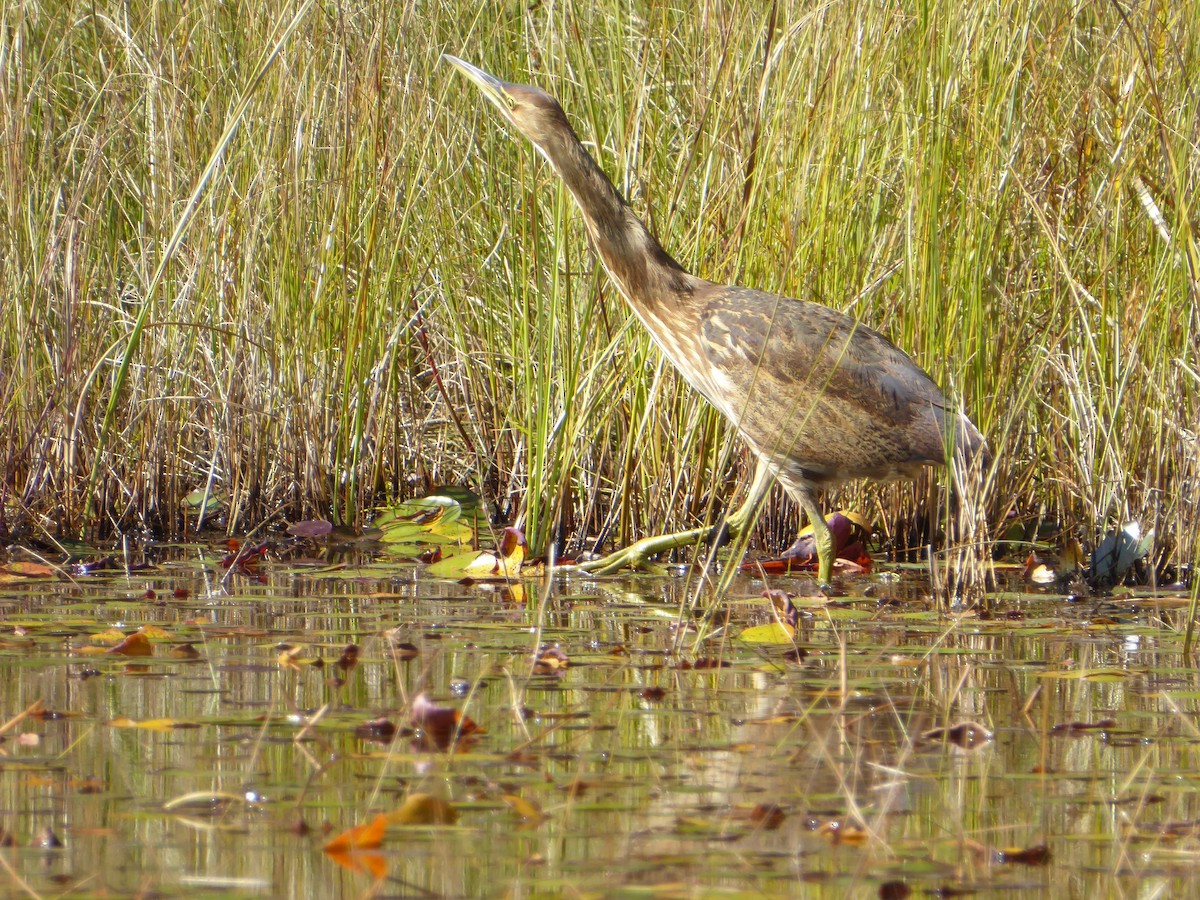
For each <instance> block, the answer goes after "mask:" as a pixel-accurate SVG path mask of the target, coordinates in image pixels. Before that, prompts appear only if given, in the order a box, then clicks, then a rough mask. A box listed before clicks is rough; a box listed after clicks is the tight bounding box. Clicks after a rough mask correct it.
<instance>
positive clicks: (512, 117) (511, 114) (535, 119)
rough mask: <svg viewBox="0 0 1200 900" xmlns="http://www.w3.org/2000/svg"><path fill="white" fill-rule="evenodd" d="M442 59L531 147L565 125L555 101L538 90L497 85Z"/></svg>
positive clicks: (504, 83) (476, 70)
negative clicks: (481, 94) (522, 136)
mask: <svg viewBox="0 0 1200 900" xmlns="http://www.w3.org/2000/svg"><path fill="white" fill-rule="evenodd" d="M442 59H444V60H446V62H448V63H450V64H451V65H452V66H454V67H455V68H456V69H458V70H459V71H460V72H462V73H463V74H464V75H466V76H467V78H469V79H470V80H471V81H472V82H473V83H474V84H475V86H476V87H478V88H479V89H480V90H481V91H483V95H484V96H485V97H487V98H488V99H489V100H490V101H492V105H493V106H495V107H496V109H498V110H499V111H500V115H501V117H503V119H504V120H505V121H506V122H508V124H509V125H511V126H512V127H513V128H515V129H517V131H519V132H521V134H523V135H524V136H525V137H526V138H528V139H529V140H531V141H533V143H534V144H535V145H539V146H540V145H544V143H545V142H546V141H547V140H548V139H549V138H551V137H552V136H553V135H554V134H555V133H556V132H558V131H559V130H560V129H562V127H563V126H565V125H567V117H566V115H565V114H564V113H563V110H562V107H561V106H559V105H558V101H557V100H555V99H554V98H553V97H551V96H550V95H549V94H547V93H546V92H545V91H543V90H542V89H541V88H536V87H532V86H530V85H526V84H513V83H511V82H508V81H501V80H500V79H499V78H497V77H496V76H495V75H489V74H488V73H487V72H485V71H483V69H480V68H478V67H476V66H473V65H471V64H470V63H469V62H466V61H464V60H461V59H459V58H458V57H457V56H450V55H449V54H443V56H442Z"/></svg>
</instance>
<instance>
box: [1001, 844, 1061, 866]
mask: <svg viewBox="0 0 1200 900" xmlns="http://www.w3.org/2000/svg"><path fill="white" fill-rule="evenodd" d="M1050 856H1051V854H1050V848H1049V847H1047V846H1046V845H1045V844H1036V845H1034V846H1032V847H1010V848H1007V849H1004V850H997V851H996V854H995V858H996V862H998V863H1004V864H1009V865H1023V866H1044V865H1046V864H1047V863H1049V862H1050Z"/></svg>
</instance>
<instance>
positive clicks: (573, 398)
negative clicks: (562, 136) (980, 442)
mask: <svg viewBox="0 0 1200 900" xmlns="http://www.w3.org/2000/svg"><path fill="white" fill-rule="evenodd" d="M232 9H233V8H232V7H229V8H227V7H219V6H218V7H212V6H209V5H206V4H189V3H184V4H174V5H164V4H149V5H145V6H139V7H137V8H136V9H130V8H128V7H122V6H112V5H108V4H100V5H99V6H97V5H94V4H73V3H53V4H40V5H35V4H30V3H16V4H8V5H6V6H5V7H4V12H3V13H0V37H2V44H0V79H2V80H3V84H4V90H3V91H0V130H2V132H3V135H4V137H3V141H0V242H2V247H0V410H2V413H3V422H4V425H5V432H6V434H5V439H4V441H3V442H2V443H0V454H2V455H3V466H4V479H3V486H2V487H0V490H3V492H4V493H3V498H2V499H3V502H2V504H0V515H2V516H3V520H0V526H3V529H6V530H13V529H17V528H26V529H34V530H39V531H44V532H59V531H64V530H70V531H73V530H77V529H80V528H87V527H96V528H99V529H100V530H101V531H111V530H113V529H129V528H135V527H139V526H142V525H147V526H150V527H152V528H156V529H161V530H163V531H165V532H170V533H175V532H178V531H180V530H181V529H183V528H184V527H185V524H188V523H185V521H184V516H183V513H182V511H181V509H182V508H181V502H182V500H183V498H184V497H185V496H186V495H187V493H188V492H190V491H192V490H193V489H196V488H204V487H206V486H207V487H208V488H209V489H210V490H211V491H213V492H215V493H216V494H217V495H219V496H220V497H222V498H223V499H224V500H225V501H226V503H227V507H226V510H227V511H226V513H225V514H224V518H223V520H222V521H223V524H224V526H225V527H226V528H228V529H229V530H230V531H236V530H245V529H247V528H249V527H251V526H254V525H258V524H260V523H262V522H264V521H266V520H269V519H271V518H272V517H286V518H291V519H295V518H300V517H303V516H309V515H316V514H322V515H332V516H333V517H334V518H336V519H338V520H339V521H343V522H348V523H353V524H358V525H361V524H363V523H364V522H365V521H366V520H367V519H369V517H370V515H371V512H372V509H373V508H374V507H375V506H376V505H377V504H379V503H381V502H383V501H384V500H385V499H387V498H389V497H397V496H409V495H412V494H418V493H421V492H423V491H425V490H427V489H429V488H430V487H432V486H434V485H436V484H439V483H446V482H450V483H465V484H468V485H471V486H473V487H475V488H476V489H477V490H479V491H481V492H482V493H483V494H484V496H485V497H486V498H487V499H488V500H489V502H491V503H492V504H493V507H494V508H495V510H496V515H497V517H499V518H506V519H515V520H517V521H519V522H520V523H521V524H522V525H523V527H524V528H525V530H526V533H527V536H528V537H529V539H530V541H531V544H532V546H533V547H534V548H536V549H539V550H540V549H542V548H543V547H545V546H546V544H547V543H548V542H551V541H555V542H558V543H559V545H560V548H561V550H562V551H563V552H567V553H571V552H575V551H576V550H580V549H590V548H591V547H592V545H593V544H594V543H595V542H596V541H599V540H606V541H610V542H616V543H623V542H627V541H629V540H631V539H634V538H636V537H640V536H644V535H646V534H647V533H650V532H657V531H662V530H664V529H667V528H675V527H679V528H682V527H691V526H695V525H698V524H704V523H711V522H714V521H715V520H716V517H717V515H718V512H719V510H721V509H722V508H724V507H725V506H727V505H729V504H730V503H732V502H734V500H735V494H736V493H737V491H738V487H739V483H740V482H742V481H743V480H744V478H745V476H746V468H747V460H746V458H745V451H744V450H743V449H741V447H740V445H739V444H738V443H737V442H736V440H735V439H734V436H733V435H731V434H730V430H729V429H728V428H727V427H726V425H725V424H724V423H723V422H722V421H721V420H720V418H719V416H717V415H716V414H715V413H714V412H713V411H712V410H710V409H709V408H708V407H707V406H706V405H705V404H704V403H703V402H702V401H701V400H699V399H698V398H697V397H696V396H695V395H694V394H693V393H692V392H691V391H690V390H689V389H687V387H686V385H684V384H683V382H682V381H681V379H680V378H679V377H678V376H677V375H676V374H675V373H674V372H673V371H672V370H671V369H670V368H669V366H667V365H666V364H664V362H663V361H662V359H661V357H660V356H659V355H658V353H657V351H656V350H654V348H653V346H652V344H651V343H650V341H649V339H648V337H647V336H646V334H645V333H643V331H642V330H641V328H640V326H638V325H637V324H636V322H634V321H632V320H631V316H630V314H629V313H628V312H627V310H626V309H625V307H624V306H623V304H622V303H621V301H620V298H619V297H618V296H616V295H615V293H614V292H613V290H612V289H611V287H610V286H609V285H608V283H607V282H606V280H605V278H604V276H603V273H602V271H601V270H600V269H599V267H598V266H597V265H596V262H595V260H594V258H593V257H592V256H591V255H590V253H589V251H588V249H587V246H586V239H585V236H584V233H583V229H582V226H581V224H580V222H579V218H578V215H577V214H576V212H575V210H574V209H573V207H572V205H571V202H570V198H569V197H568V196H567V195H566V193H565V191H564V190H563V189H562V188H561V186H560V185H558V183H557V182H556V181H555V179H554V177H553V175H552V173H551V172H550V171H549V169H548V167H546V166H545V165H544V164H542V163H541V162H540V161H539V160H538V159H537V158H536V156H535V154H534V153H533V152H532V150H531V148H529V147H528V146H527V145H525V144H524V143H523V142H521V141H519V140H516V139H514V137H513V136H512V135H510V134H508V133H507V132H506V131H505V130H504V128H503V126H502V125H501V123H499V121H498V120H497V119H496V118H495V117H494V116H493V114H492V113H491V111H490V110H488V109H487V108H485V106H484V105H483V104H482V103H481V101H480V99H479V97H478V96H477V95H476V94H475V93H474V92H473V91H471V90H469V89H467V88H466V87H465V86H464V85H463V84H462V83H461V82H458V81H456V80H455V79H453V78H452V77H451V75H450V73H449V72H448V70H447V69H446V68H445V67H444V66H440V65H439V64H438V58H439V55H440V53H441V52H443V51H449V52H454V53H457V54H460V55H464V56H466V57H467V58H469V59H471V60H472V61H474V62H476V63H478V64H480V65H482V66H483V67H485V68H487V69H489V70H490V71H493V72H496V73H498V74H500V75H501V76H502V77H506V78H510V79H513V80H518V81H536V82H537V83H538V84H540V85H542V86H544V87H546V88H547V89H549V90H550V91H551V92H553V93H554V94H556V95H557V96H558V97H559V98H560V99H561V101H562V102H563V105H564V107H565V109H566V110H567V113H568V116H569V117H570V119H571V121H572V122H573V124H574V125H575V127H576V129H577V130H578V131H579V133H580V136H581V138H582V139H583V140H584V142H585V144H587V145H588V147H589V149H590V150H591V151H592V153H593V154H594V155H595V156H596V158H597V160H598V161H599V162H600V164H601V166H602V167H603V168H604V170H605V171H606V172H608V173H609V174H610V175H611V176H612V177H613V179H614V181H615V182H616V183H617V185H618V186H619V187H620V188H621V189H622V191H623V192H624V193H625V194H626V195H627V196H628V197H629V198H630V200H631V202H632V203H633V204H634V206H635V208H636V209H638V211H639V212H640V213H641V214H643V215H644V216H645V217H646V218H647V220H648V221H649V222H650V223H651V227H652V228H653V230H655V231H656V233H657V234H658V235H659V236H660V238H661V239H662V241H663V243H664V245H665V246H666V247H668V249H670V250H671V251H672V252H673V253H674V254H675V255H676V256H677V257H678V258H679V259H680V261H681V262H682V263H683V264H684V265H685V266H687V267H688V268H690V269H691V270H693V271H696V272H698V273H700V274H703V275H704V276H706V277H709V278H712V279H714V280H726V281H732V282H740V283H745V284H751V285H755V286H758V287H762V288H765V289H769V290H777V291H781V292H784V293H787V294H791V295H794V296H802V297H809V298H813V299H817V300H819V301H821V302H824V303H827V304H830V305H832V306H835V307H837V308H839V309H843V310H846V311H848V312H850V313H852V314H854V315H857V316H861V318H862V319H863V321H865V322H867V323H869V324H872V325H874V326H876V327H878V328H880V329H882V330H883V331H884V332H885V333H887V334H888V335H889V336H891V337H892V338H893V339H894V340H895V341H896V342H897V343H898V344H899V345H900V346H902V347H903V348H905V349H906V350H907V351H909V352H910V353H911V354H912V355H913V356H914V358H915V359H916V360H917V361H918V362H919V363H920V364H921V365H922V366H924V367H925V368H926V369H927V370H928V371H929V372H930V373H931V374H932V375H933V376H934V378H935V380H937V381H938V382H939V383H940V384H942V385H943V386H944V387H945V388H946V389H947V391H948V392H949V393H951V394H952V395H954V396H956V397H958V398H961V401H962V403H963V405H964V407H965V409H966V410H968V411H969V413H970V414H971V416H972V418H973V419H974V420H975V421H976V423H977V424H979V425H980V427H981V428H982V430H983V431H984V432H985V434H986V435H987V436H988V439H989V442H990V444H991V446H992V449H993V451H994V453H995V456H996V459H997V464H996V467H995V469H994V471H992V472H990V473H988V475H987V479H988V480H987V482H986V492H985V500H986V502H985V504H984V505H983V506H982V507H974V506H973V508H977V509H978V510H981V511H977V512H974V513H972V514H971V516H969V517H968V518H969V519H970V521H971V522H972V523H974V524H972V525H971V527H970V528H968V529H967V531H968V532H970V534H969V535H968V537H970V536H974V537H978V531H977V530H976V529H977V528H978V526H979V524H980V523H988V522H990V523H991V525H992V526H993V528H994V526H995V525H997V524H998V523H999V522H1000V521H1002V520H1003V518H1004V516H1005V515H1006V514H1009V513H1013V514H1015V515H1017V516H1019V517H1021V518H1022V519H1025V520H1027V521H1029V522H1030V523H1031V525H1032V524H1033V523H1036V522H1038V521H1043V520H1048V521H1058V522H1061V523H1062V527H1063V528H1064V529H1065V530H1067V531H1070V532H1072V533H1078V534H1080V535H1081V536H1083V537H1084V538H1085V539H1086V538H1088V537H1091V536H1093V535H1095V534H1096V533H1098V532H1100V531H1101V530H1102V529H1104V528H1105V527H1108V526H1110V525H1111V524H1113V523H1116V522H1118V521H1121V520H1124V519H1138V520H1140V521H1141V522H1142V523H1143V525H1144V527H1147V528H1148V527H1154V528H1156V529H1157V533H1158V535H1159V544H1158V547H1157V550H1156V553H1157V558H1156V562H1157V563H1158V564H1160V566H1170V565H1178V564H1180V563H1184V562H1187V561H1189V560H1191V559H1192V558H1194V557H1195V555H1196V553H1197V551H1198V550H1200V513H1197V505H1196V502H1195V499H1196V491H1197V483H1198V480H1200V471H1198V467H1200V448H1198V438H1197V434H1196V422H1197V420H1198V413H1200V409H1198V404H1197V398H1198V397H1200V379H1198V378H1197V375H1196V373H1197V371H1200V364H1198V363H1197V343H1198V342H1200V302H1198V300H1200V296H1198V293H1200V292H1198V286H1197V270H1198V268H1200V250H1198V249H1197V237H1196V226H1197V214H1196V210H1195V208H1194V205H1193V204H1194V198H1195V197H1196V196H1197V188H1198V182H1200V152H1197V147H1198V143H1200V124H1198V123H1200V102H1198V100H1197V94H1196V90H1195V83H1196V73H1197V71H1200V60H1198V54H1200V29H1197V27H1196V25H1195V23H1196V22H1197V21H1200V6H1198V5H1197V4H1196V3H1194V2H1188V3H1178V4H1164V3H1151V4H1141V5H1138V6H1136V7H1130V8H1128V9H1125V8H1123V7H1118V6H1117V5H1116V4H1114V3H1094V4H1086V5H1083V6H1080V5H1078V4H1065V3H1050V4H1040V3H1031V2H1027V0H1008V2H998V3H993V4H987V5H984V6H976V7H973V8H963V7H962V6H961V5H959V4H950V3H928V4H921V5H918V7H917V8H915V9H913V8H909V7H902V6H897V5H893V4H866V5H863V4H828V5H822V6H817V7H812V6H811V5H810V4H796V5H789V4H781V5H779V6H778V7H776V6H775V5H769V4H764V5H763V8H762V9H758V8H755V7H753V6H751V7H746V6H738V7H736V8H733V7H730V8H723V7H710V6H702V7H700V8H697V9H695V10H692V9H691V8H690V7H689V8H686V9H685V8H682V7H681V8H678V9H675V8H670V7H664V6H662V5H660V4H645V5H637V6H636V8H634V9H632V10H631V9H630V8H629V6H628V5H626V4H617V3H612V2H601V3H597V4H586V5H582V4H581V5H574V4H565V5H560V4H550V5H541V6H533V7H529V8H526V7H525V6H521V5H518V6H512V5H509V6H507V7H505V8H504V11H503V12H501V13H500V14H499V15H496V16H493V17H491V18H488V14H487V13H482V12H480V11H479V8H477V7H475V6H469V5H461V4H459V5H456V4H454V3H446V4H441V5H436V6H434V7H431V8H420V9H416V8H404V9H399V8H391V7H388V8H384V7H375V6H371V7H364V6H346V5H337V6H330V5H314V6H313V7H312V8H311V9H308V10H307V11H306V12H304V14H303V21H302V22H301V24H300V27H299V28H298V30H297V31H296V32H295V33H293V34H291V35H290V36H283V34H282V29H283V27H284V25H285V24H286V21H287V18H288V17H289V16H290V15H293V14H295V13H296V12H297V11H298V10H301V7H300V6H296V7H294V8H292V9H290V10H289V11H287V13H286V14H281V12H280V10H279V8H278V7H277V5H272V4H263V3H260V2H256V0H250V2H247V3H243V4H239V5H238V7H237V12H236V13H234V12H232ZM301 11H302V10H301ZM281 37H284V38H285V39H284V40H283V41H282V42H281V43H280V50H279V53H278V56H277V58H275V59H273V61H272V62H271V64H270V65H269V67H266V68H265V70H264V71H262V74H261V78H258V79H257V80H256V78H255V75H256V72H259V70H260V67H261V66H262V64H263V62H264V60H267V59H268V57H269V54H270V52H271V49H272V47H274V46H275V44H276V42H280V38H281ZM243 102H244V104H245V106H244V110H242V111H241V112H240V113H238V104H239V103H243ZM235 115H236V116H237V121H238V122H239V123H240V127H238V128H237V130H236V132H234V133H232V134H231V133H230V132H229V127H230V124H231V122H233V121H234V118H235ZM223 141H225V145H224V147H223V148H222V149H221V152H219V153H218V152H217V151H218V148H220V147H221V145H222V142H223ZM210 160H212V161H214V162H215V165H214V167H213V169H212V172H211V175H210V176H209V177H208V178H207V180H204V179H203V178H202V174H203V173H204V172H205V167H206V165H207V164H208V163H209V161H210ZM189 198H194V199H195V205H194V208H193V209H189V208H188V202H189ZM181 222H183V223H184V224H185V227H184V228H183V229H182V232H181V234H180V239H179V241H178V244H177V246H174V247H172V246H171V244H170V243H169V239H170V238H171V236H172V234H174V233H175V232H176V229H177V228H179V227H180V224H181ZM160 267H161V274H159V275H158V276H156V274H155V273H156V272H159V270H160ZM106 410H111V413H112V414H111V416H110V417H109V418H108V421H107V422H106V416H105V413H106ZM939 478H940V480H938V479H939ZM946 484H947V479H946V477H945V476H932V475H931V476H929V477H928V478H926V479H923V480H922V481H920V482H918V483H916V484H915V485H902V486H895V485H885V486H865V485H851V486H848V487H847V488H845V489H844V490H843V491H842V492H841V493H840V494H839V496H838V497H836V498H828V500H827V502H828V503H830V504H833V503H842V504H846V505H853V506H855V507H857V508H860V509H863V510H865V511H867V512H868V513H870V514H872V515H874V516H875V517H876V519H877V520H878V522H879V525H880V529H881V533H882V534H883V535H884V536H885V538H886V540H887V542H888V543H889V545H890V546H891V547H892V549H894V550H896V551H897V552H903V551H913V552H915V551H916V550H918V549H919V548H921V547H923V546H924V545H925V544H926V543H928V542H929V541H930V540H938V539H943V540H944V539H946V538H947V537H949V538H950V540H951V542H952V543H953V542H954V540H955V537H956V535H957V534H958V533H959V532H960V531H961V530H962V528H961V527H960V525H959V524H958V522H957V518H956V517H959V514H958V513H957V512H956V505H955V502H954V501H953V500H952V499H951V498H950V497H949V495H948V492H947V490H946V488H945V485H946ZM972 502H973V503H974V504H977V503H978V501H972ZM89 509H90V510H93V511H94V512H91V513H89V512H88V511H89ZM794 522H795V518H794V511H793V510H792V509H791V508H790V507H789V505H788V504H787V502H786V501H784V500H783V499H782V497H781V496H776V497H775V498H773V500H772V502H771V503H770V504H768V507H767V509H766V510H765V512H764V516H763V519H762V526H761V529H760V535H759V536H760V539H761V540H762V541H764V542H768V541H769V542H774V543H775V544H776V545H778V544H779V543H782V542H784V541H786V540H789V539H790V535H789V532H791V530H792V529H793V528H794V527H795V526H794ZM190 524H191V525H194V524H195V522H194V520H193V521H191V522H190ZM984 530H986V528H985V529H984ZM1031 533H1032V532H1031ZM776 548H777V547H776Z"/></svg>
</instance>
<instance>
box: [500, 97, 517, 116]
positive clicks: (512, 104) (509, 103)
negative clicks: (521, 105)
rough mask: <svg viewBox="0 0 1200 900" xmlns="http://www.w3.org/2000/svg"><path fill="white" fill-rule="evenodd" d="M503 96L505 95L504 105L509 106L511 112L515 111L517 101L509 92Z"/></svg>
mask: <svg viewBox="0 0 1200 900" xmlns="http://www.w3.org/2000/svg"><path fill="white" fill-rule="evenodd" d="M501 96H503V97H504V105H505V106H507V107H508V110H509V112H515V111H516V108H517V101H516V100H514V99H513V98H512V97H511V96H510V95H508V94H502V95H501Z"/></svg>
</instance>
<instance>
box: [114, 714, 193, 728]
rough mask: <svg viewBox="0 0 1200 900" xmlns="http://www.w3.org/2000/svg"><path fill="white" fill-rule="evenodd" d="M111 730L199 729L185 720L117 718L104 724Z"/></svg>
mask: <svg viewBox="0 0 1200 900" xmlns="http://www.w3.org/2000/svg"><path fill="white" fill-rule="evenodd" d="M104 724H105V725H108V726H109V727H110V728H140V729H142V730H143V731H176V730H177V729H181V728H199V727H200V725H199V723H198V722H187V721H185V720H183V719H142V720H140V721H138V720H136V719H131V718H129V716H117V717H116V718H115V719H109V720H108V721H107V722H105V723H104Z"/></svg>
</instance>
